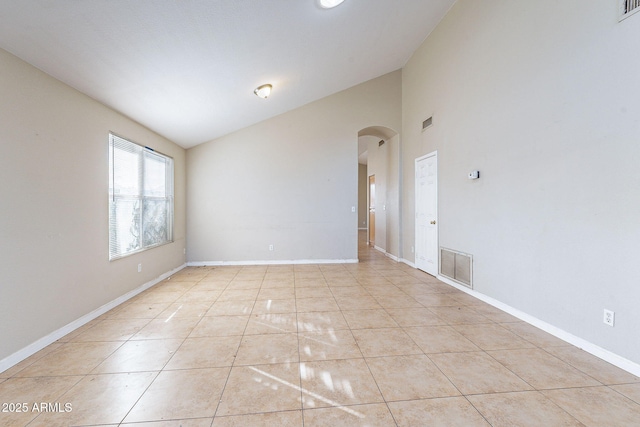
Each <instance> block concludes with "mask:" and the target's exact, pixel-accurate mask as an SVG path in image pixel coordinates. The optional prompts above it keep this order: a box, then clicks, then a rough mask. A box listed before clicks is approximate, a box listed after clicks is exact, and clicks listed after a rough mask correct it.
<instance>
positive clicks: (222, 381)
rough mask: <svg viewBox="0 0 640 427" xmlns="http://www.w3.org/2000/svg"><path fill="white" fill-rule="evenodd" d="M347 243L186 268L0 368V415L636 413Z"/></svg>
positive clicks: (484, 417)
mask: <svg viewBox="0 0 640 427" xmlns="http://www.w3.org/2000/svg"><path fill="white" fill-rule="evenodd" d="M360 249H361V253H360V259H361V262H360V263H359V264H347V265H296V266H259V267H254V266H252V267H217V268H208V267H201V268H186V269H184V270H182V271H180V272H179V273H177V274H176V275H174V276H173V277H171V278H170V279H168V280H166V281H164V282H162V283H160V284H158V285H156V286H155V287H153V288H152V289H150V290H148V291H147V292H144V293H143V294H140V295H139V296H137V297H135V298H134V299H132V300H130V301H128V302H127V303H125V304H123V305H121V306H119V307H117V308H115V309H114V310H112V311H110V312H108V313H106V314H105V315H103V316H101V317H100V318H98V319H96V320H94V321H92V322H90V323H89V324H87V325H85V326H84V327H82V328H80V329H79V330H77V331H74V332H73V333H71V334H69V335H68V336H66V337H64V338H63V339H61V340H59V341H58V342H56V343H54V344H52V345H50V346H49V347H47V348H45V349H43V350H42V351H40V352H39V353H37V354H35V355H34V356H32V357H30V358H29V359H27V360H25V361H23V362H21V363H20V364H18V365H16V366H14V367H13V368H10V369H9V370H7V371H5V372H3V373H0V403H2V404H3V405H5V404H7V406H6V407H4V408H2V409H6V410H8V411H9V412H0V425H2V426H24V425H29V426H47V427H51V426H54V427H55V426H96V425H100V426H107V425H108V426H117V425H122V426H138V427H142V426H155V427H168V426H176V427H178V426H183V427H204V426H207V427H210V426H215V427H218V426H303V425H304V426H305V427H310V426H325V425H326V426H334V427H335V426H431V425H438V426H440V425H447V426H465V427H467V426H536V427H537V426H580V425H586V426H603V425H606V426H638V425H640V378H637V377H635V376H633V375H631V374H629V373H627V372H625V371H622V370H620V369H618V368H616V367H614V366H611V365H609V364H608V363H605V362H603V361H601V360H599V359H597V358H595V357H593V356H591V355H589V354H587V353H585V352H583V351H581V350H579V349H577V348H575V347H572V346H570V345H568V344H566V343H565V342H563V341H560V340H558V339H557V338H554V337H552V336H550V335H548V334H546V333H544V332H542V331H540V330H538V329H536V328H534V327H532V326H529V325H527V324H525V323H523V322H521V321H519V320H518V319H516V318H514V317H512V316H510V315H508V314H506V313H504V312H501V311H499V310H497V309H495V308H493V307H491V306H488V305H486V304H484V303H482V302H480V301H478V300H476V299H474V298H472V297H469V296H468V295H466V294H464V293H462V292H460V291H458V290H456V289H455V288H452V287H450V286H448V285H446V284H443V283H441V282H438V281H437V280H436V279H434V278H432V277H430V276H428V275H426V274H423V273H421V272H419V271H417V270H414V269H412V268H410V267H408V266H406V265H403V264H397V263H395V262H393V261H391V260H389V259H388V258H386V257H384V256H382V255H381V254H380V253H378V252H376V251H373V250H371V249H369V248H368V247H367V246H366V245H363V244H361V248H360ZM16 403H25V404H26V405H27V406H26V408H23V407H22V406H21V405H19V406H18V407H16V406H15V405H13V406H8V405H9V404H16ZM41 403H50V404H51V405H49V406H46V407H41V406H40V404H41ZM34 404H37V405H36V406H35V407H34ZM56 404H57V406H56ZM65 404H69V405H70V409H71V410H70V411H67V407H65ZM18 409H26V411H23V412H17V410H18Z"/></svg>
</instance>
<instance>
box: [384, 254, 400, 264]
mask: <svg viewBox="0 0 640 427" xmlns="http://www.w3.org/2000/svg"><path fill="white" fill-rule="evenodd" d="M384 255H385V256H386V257H387V258H391V259H392V260H393V261H395V262H398V257H397V256H395V255H393V254H390V253H389V252H385V253H384Z"/></svg>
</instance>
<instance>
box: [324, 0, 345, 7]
mask: <svg viewBox="0 0 640 427" xmlns="http://www.w3.org/2000/svg"><path fill="white" fill-rule="evenodd" d="M343 1H344V0H320V1H319V3H320V7H321V8H323V9H331V8H332V7H336V6H338V5H339V4H340V3H342V2H343Z"/></svg>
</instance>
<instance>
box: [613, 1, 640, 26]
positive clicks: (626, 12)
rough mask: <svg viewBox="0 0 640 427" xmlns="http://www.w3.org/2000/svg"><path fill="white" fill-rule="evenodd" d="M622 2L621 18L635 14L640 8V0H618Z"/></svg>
mask: <svg viewBox="0 0 640 427" xmlns="http://www.w3.org/2000/svg"><path fill="white" fill-rule="evenodd" d="M618 1H619V2H620V13H619V20H620V21H622V20H623V19H625V18H628V17H629V16H631V15H633V14H634V13H636V12H637V11H639V10H640V0H618Z"/></svg>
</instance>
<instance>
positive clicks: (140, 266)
mask: <svg viewBox="0 0 640 427" xmlns="http://www.w3.org/2000/svg"><path fill="white" fill-rule="evenodd" d="M141 271H142V264H138V273H140V272H141Z"/></svg>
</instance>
